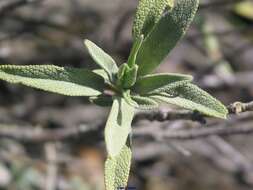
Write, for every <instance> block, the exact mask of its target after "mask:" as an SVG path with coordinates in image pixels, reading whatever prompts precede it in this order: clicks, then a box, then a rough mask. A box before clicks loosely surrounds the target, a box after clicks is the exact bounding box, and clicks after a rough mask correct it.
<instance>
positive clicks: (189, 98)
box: [151, 83, 228, 118]
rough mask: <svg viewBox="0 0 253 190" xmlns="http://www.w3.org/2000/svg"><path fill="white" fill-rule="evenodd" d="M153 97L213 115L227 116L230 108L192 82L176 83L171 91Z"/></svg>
mask: <svg viewBox="0 0 253 190" xmlns="http://www.w3.org/2000/svg"><path fill="white" fill-rule="evenodd" d="M171 94H173V96H171ZM151 97H152V98H155V99H157V100H160V101H162V102H165V103H169V104H174V105H177V106H180V107H183V108H186V109H189V110H197V111H199V112H200V113H203V114H205V115H209V116H213V117H218V118H226V116H227V114H228V110H227V109H226V107H225V106H224V105H223V104H222V103H221V102H220V101H218V100H217V99H215V98H214V97H212V96H211V95H210V94H208V93H207V92H205V91H203V90H202V89H200V88H198V87H197V86H196V85H193V84H190V83H183V84H182V85H176V86H175V87H174V88H170V92H169V91H168V92H166V93H161V94H160V95H153V96H151Z"/></svg>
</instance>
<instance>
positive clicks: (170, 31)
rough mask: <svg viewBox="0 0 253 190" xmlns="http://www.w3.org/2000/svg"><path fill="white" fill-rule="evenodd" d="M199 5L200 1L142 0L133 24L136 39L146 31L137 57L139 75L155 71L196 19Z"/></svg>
mask: <svg viewBox="0 0 253 190" xmlns="http://www.w3.org/2000/svg"><path fill="white" fill-rule="evenodd" d="M198 4H199V2H198V0H176V1H174V0H140V5H139V6H138V9H137V13H136V17H135V21H134V27H133V36H134V38H135V39H136V38H138V37H139V36H140V35H141V34H145V38H144V41H143V43H142V45H141V47H140V50H139V52H138V55H137V57H136V64H138V65H139V71H138V75H140V76H142V75H145V74H148V73H150V72H151V71H153V70H154V69H155V68H156V67H157V66H158V65H159V64H160V63H161V62H162V61H163V59H164V58H165V57H166V56H167V55H168V53H169V52H170V51H171V50H172V49H173V48H174V47H175V45H176V43H177V42H178V41H179V40H180V39H181V38H182V36H183V35H184V34H185V32H186V30H187V29H188V27H189V25H190V23H191V21H192V20H193V18H194V15H195V13H196V11H197V8H198ZM166 7H167V8H166Z"/></svg>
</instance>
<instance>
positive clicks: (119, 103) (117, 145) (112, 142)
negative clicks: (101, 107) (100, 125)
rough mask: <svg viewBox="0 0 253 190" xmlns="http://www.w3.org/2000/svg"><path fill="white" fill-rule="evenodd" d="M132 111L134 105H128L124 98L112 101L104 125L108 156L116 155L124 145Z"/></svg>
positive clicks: (129, 127) (132, 114)
mask: <svg viewBox="0 0 253 190" xmlns="http://www.w3.org/2000/svg"><path fill="white" fill-rule="evenodd" d="M134 111H135V109H134V107H133V106H130V105H129V104H128V103H127V102H126V101H125V100H124V98H117V99H115V100H114V101H113V104H112V108H111V111H110V114H109V117H108V120H107V122H106V126H105V143H106V149H107V152H108V155H109V156H111V157H114V156H117V155H118V154H119V153H120V150H121V149H122V147H123V146H124V145H125V143H126V140H127V137H128V135H129V133H130V131H131V123H132V120H133V117H134Z"/></svg>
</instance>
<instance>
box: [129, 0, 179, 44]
mask: <svg viewBox="0 0 253 190" xmlns="http://www.w3.org/2000/svg"><path fill="white" fill-rule="evenodd" d="M173 4H174V0H140V1H139V5H138V7H137V11H136V15H135V19H134V24H133V37H134V39H135V40H138V39H139V38H140V37H141V35H142V34H143V35H144V38H145V37H146V36H147V35H148V34H149V32H150V31H151V30H152V29H153V27H154V25H155V24H156V23H157V22H158V21H159V20H160V18H161V16H162V14H163V12H164V10H165V9H166V8H168V9H169V8H172V7H173Z"/></svg>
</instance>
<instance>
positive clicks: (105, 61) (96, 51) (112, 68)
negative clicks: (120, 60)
mask: <svg viewBox="0 0 253 190" xmlns="http://www.w3.org/2000/svg"><path fill="white" fill-rule="evenodd" d="M84 44H85V46H86V48H87V49H88V52H89V53H90V55H91V57H92V58H93V60H94V61H95V62H96V63H97V64H98V65H99V66H100V67H101V68H102V69H104V70H105V71H106V73H107V74H108V76H109V78H110V79H111V81H113V80H114V76H115V75H116V73H117V72H118V66H117V65H116V63H115V61H114V60H113V59H112V57H111V56H110V55H108V54H107V53H105V52H104V51H103V50H102V49H101V48H100V47H98V46H97V45H96V44H94V43H93V42H91V41H89V40H85V41H84Z"/></svg>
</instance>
